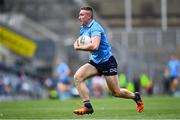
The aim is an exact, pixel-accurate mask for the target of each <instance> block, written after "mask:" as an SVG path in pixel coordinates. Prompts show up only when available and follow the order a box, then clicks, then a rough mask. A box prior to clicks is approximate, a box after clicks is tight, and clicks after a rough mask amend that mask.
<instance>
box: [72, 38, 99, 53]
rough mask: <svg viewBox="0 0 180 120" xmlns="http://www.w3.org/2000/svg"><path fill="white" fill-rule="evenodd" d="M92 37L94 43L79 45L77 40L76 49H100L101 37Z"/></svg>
mask: <svg viewBox="0 0 180 120" xmlns="http://www.w3.org/2000/svg"><path fill="white" fill-rule="evenodd" d="M91 39H92V43H90V44H86V45H79V44H78V41H77V40H76V41H75V43H74V49H75V50H81V51H95V50H98V48H99V44H100V37H99V36H94V37H93V38H91Z"/></svg>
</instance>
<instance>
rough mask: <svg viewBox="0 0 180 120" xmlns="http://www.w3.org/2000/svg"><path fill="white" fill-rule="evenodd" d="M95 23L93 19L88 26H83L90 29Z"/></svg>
mask: <svg viewBox="0 0 180 120" xmlns="http://www.w3.org/2000/svg"><path fill="white" fill-rule="evenodd" d="M93 23H94V19H92V20H91V22H90V23H89V24H88V25H87V26H85V25H83V27H88V28H89V27H91V26H92V24H93Z"/></svg>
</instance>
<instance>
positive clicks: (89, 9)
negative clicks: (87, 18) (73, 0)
mask: <svg viewBox="0 0 180 120" xmlns="http://www.w3.org/2000/svg"><path fill="white" fill-rule="evenodd" d="M80 10H88V11H91V13H92V16H91V17H92V18H93V8H92V7H89V6H84V7H81V8H80Z"/></svg>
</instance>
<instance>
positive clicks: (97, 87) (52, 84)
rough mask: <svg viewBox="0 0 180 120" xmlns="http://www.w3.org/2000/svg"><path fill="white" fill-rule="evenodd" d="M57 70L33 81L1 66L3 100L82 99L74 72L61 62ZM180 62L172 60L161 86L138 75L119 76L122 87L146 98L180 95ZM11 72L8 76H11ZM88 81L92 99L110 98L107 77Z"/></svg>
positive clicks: (22, 71)
mask: <svg viewBox="0 0 180 120" xmlns="http://www.w3.org/2000/svg"><path fill="white" fill-rule="evenodd" d="M55 66H56V68H55V72H54V74H53V76H52V77H44V78H43V77H41V78H35V77H34V78H33V77H32V76H29V75H27V74H26V72H25V71H24V70H23V69H19V70H18V71H16V72H13V71H11V70H7V68H5V67H4V66H3V65H2V64H1V66H0V68H1V71H0V99H2V98H3V97H7V96H11V98H12V99H17V98H20V99H25V98H28V99H29V98H30V99H32V98H51V99H59V100H67V99H70V98H74V97H79V94H78V91H77V89H76V87H75V83H74V80H73V78H72V76H71V74H70V73H71V69H70V67H69V66H68V64H67V63H65V62H63V61H62V60H61V59H57V60H56V65H55ZM179 70H180V61H179V58H178V57H177V56H176V55H172V56H170V59H169V61H167V66H166V68H165V69H164V74H163V75H162V81H161V83H162V84H161V83H160V84H161V86H160V85H158V86H157V83H156V82H155V80H152V79H150V78H151V77H150V76H148V74H146V73H142V74H135V75H134V76H133V77H132V79H131V80H129V79H128V77H127V73H125V72H121V73H119V74H118V79H119V86H120V87H122V88H127V89H128V90H129V91H132V92H141V93H142V94H145V95H155V94H156V89H157V88H156V87H158V89H160V87H161V88H162V92H161V94H164V95H179V94H178V93H179V73H180V71H179ZM7 71H8V72H7ZM90 79H91V80H88V81H86V84H87V86H88V88H89V91H90V95H91V96H94V97H102V96H108V95H109V94H111V93H109V90H108V87H107V85H106V81H105V79H104V77H103V76H95V77H93V78H90Z"/></svg>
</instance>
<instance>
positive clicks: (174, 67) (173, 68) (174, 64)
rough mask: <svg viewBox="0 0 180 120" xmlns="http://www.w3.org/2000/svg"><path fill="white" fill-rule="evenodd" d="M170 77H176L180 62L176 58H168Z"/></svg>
mask: <svg viewBox="0 0 180 120" xmlns="http://www.w3.org/2000/svg"><path fill="white" fill-rule="evenodd" d="M168 66H169V69H170V76H171V77H178V74H179V69H180V62H179V61H178V60H170V61H169V63H168Z"/></svg>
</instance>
